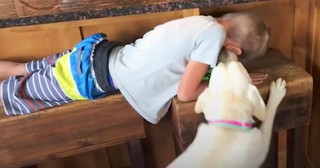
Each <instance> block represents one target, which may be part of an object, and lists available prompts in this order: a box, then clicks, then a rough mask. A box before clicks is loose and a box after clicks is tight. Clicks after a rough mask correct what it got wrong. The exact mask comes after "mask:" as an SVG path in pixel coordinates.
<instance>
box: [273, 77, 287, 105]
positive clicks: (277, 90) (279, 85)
mask: <svg viewBox="0 0 320 168" xmlns="http://www.w3.org/2000/svg"><path fill="white" fill-rule="evenodd" d="M285 95H286V81H285V80H283V79H282V78H278V79H277V80H276V81H273V82H272V83H271V85H270V100H271V101H273V102H274V103H280V102H281V100H282V99H283V97H284V96H285Z"/></svg>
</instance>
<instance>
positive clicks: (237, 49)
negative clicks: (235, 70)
mask: <svg viewBox="0 0 320 168" xmlns="http://www.w3.org/2000/svg"><path fill="white" fill-rule="evenodd" d="M226 49H227V50H228V51H231V52H233V53H235V54H237V55H241V54H242V50H241V48H240V47H238V46H235V45H227V46H226Z"/></svg>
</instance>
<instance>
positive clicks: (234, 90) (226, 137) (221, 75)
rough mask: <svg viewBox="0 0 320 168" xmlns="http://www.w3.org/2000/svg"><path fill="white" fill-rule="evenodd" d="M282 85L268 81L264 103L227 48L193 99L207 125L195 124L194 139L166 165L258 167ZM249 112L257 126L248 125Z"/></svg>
mask: <svg viewBox="0 0 320 168" xmlns="http://www.w3.org/2000/svg"><path fill="white" fill-rule="evenodd" d="M285 86H286V82H285V81H284V80H282V79H281V78H279V79H277V80H276V81H274V82H272V83H271V86H270V93H269V99H268V102H267V105H265V103H264V101H263V100H262V98H261V96H260V93H259V91H258V89H257V88H256V87H255V86H254V85H253V84H252V83H251V79H250V77H249V74H248V72H247V71H246V69H245V68H244V67H243V65H242V64H241V63H240V62H238V61H236V56H235V55H233V54H232V53H229V52H227V57H225V58H223V60H221V62H220V63H219V64H218V66H217V67H216V68H214V69H213V71H212V74H211V78H210V81H209V86H208V88H207V89H206V90H204V91H203V93H202V94H201V95H200V96H199V98H198V100H197V102H196V106H195V111H196V112H197V113H201V112H203V113H204V116H205V119H206V120H207V123H202V124H201V125H200V126H199V127H198V132H197V135H196V137H195V140H194V141H193V142H192V144H191V145H190V146H189V147H188V148H187V149H186V150H185V152H183V153H182V154H181V155H180V156H179V157H178V158H177V159H175V160H174V161H173V162H172V163H171V164H170V165H169V166H168V167H169V168H258V167H259V166H260V165H261V164H262V163H263V162H264V160H265V158H266V155H267V153H268V150H269V145H270V138H271V133H272V126H273V121H274V117H275V114H276V111H277V108H278V105H279V104H280V102H281V100H282V99H283V97H284V96H285V94H286V89H285ZM252 116H255V117H256V118H258V119H259V120H261V121H262V124H261V126H260V128H252V123H253V117H252Z"/></svg>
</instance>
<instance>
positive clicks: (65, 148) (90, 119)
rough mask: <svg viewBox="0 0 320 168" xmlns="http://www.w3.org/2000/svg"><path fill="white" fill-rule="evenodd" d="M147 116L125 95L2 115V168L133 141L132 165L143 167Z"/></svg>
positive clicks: (131, 150) (138, 167) (0, 154)
mask: <svg viewBox="0 0 320 168" xmlns="http://www.w3.org/2000/svg"><path fill="white" fill-rule="evenodd" d="M144 137H145V131H144V123H143V118H142V117H141V116H140V115H139V114H138V113H137V112H136V111H135V110H134V109H133V108H132V107H131V106H130V105H129V103H127V101H126V100H125V99H124V97H123V96H122V95H121V94H116V95H112V96H108V97H106V98H102V99H99V100H95V101H91V102H90V101H78V102H73V103H70V104H66V105H62V106H60V107H55V108H51V109H47V110H43V111H40V112H36V113H32V114H28V115H24V116H15V117H9V116H5V115H4V112H3V109H1V111H0V156H1V157H0V167H1V168H4V167H21V166H27V165H31V164H36V163H38V162H39V161H42V160H47V159H56V158H61V157H66V156H71V155H74V154H79V153H83V152H88V151H93V150H96V149H100V148H105V147H108V146H112V145H116V144H120V143H128V147H129V153H130V157H131V165H132V167H137V168H141V167H143V166H144V164H143V154H142V148H141V144H140V141H139V140H140V139H141V138H144Z"/></svg>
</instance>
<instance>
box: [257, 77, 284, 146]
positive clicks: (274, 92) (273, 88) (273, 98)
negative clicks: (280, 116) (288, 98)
mask: <svg viewBox="0 0 320 168" xmlns="http://www.w3.org/2000/svg"><path fill="white" fill-rule="evenodd" d="M285 87H286V82H285V81H284V80H283V79H281V78H278V79H277V80H276V81H275V82H272V83H271V85H270V94H269V99H268V103H267V108H266V115H267V117H266V120H265V121H264V122H263V123H262V125H261V130H262V132H263V137H264V140H266V142H265V148H266V149H268V148H269V145H270V138H271V133H272V127H273V121H274V117H275V115H276V112H277V108H278V106H279V104H280V102H281V101H282V99H283V97H284V96H285V94H286V88H285Z"/></svg>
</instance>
